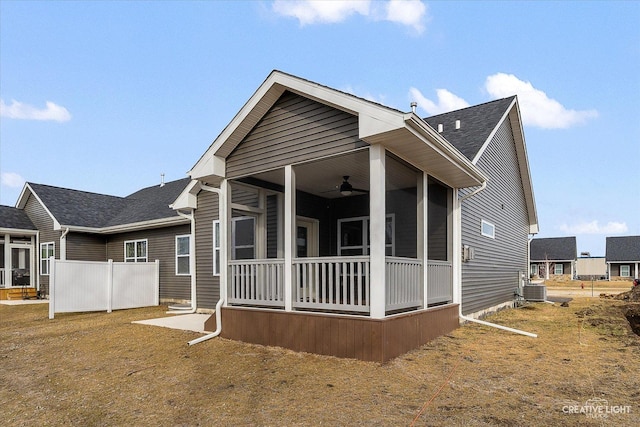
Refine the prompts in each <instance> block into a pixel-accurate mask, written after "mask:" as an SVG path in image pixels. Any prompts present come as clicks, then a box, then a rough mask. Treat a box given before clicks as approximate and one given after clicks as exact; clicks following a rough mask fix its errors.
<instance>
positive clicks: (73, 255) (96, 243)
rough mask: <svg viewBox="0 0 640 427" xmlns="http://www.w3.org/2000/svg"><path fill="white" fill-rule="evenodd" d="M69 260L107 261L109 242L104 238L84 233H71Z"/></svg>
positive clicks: (68, 248)
mask: <svg viewBox="0 0 640 427" xmlns="http://www.w3.org/2000/svg"><path fill="white" fill-rule="evenodd" d="M66 240H67V259H68V260H81V261H106V260H107V240H106V238H105V237H104V236H97V235H95V234H84V233H69V234H67V237H66Z"/></svg>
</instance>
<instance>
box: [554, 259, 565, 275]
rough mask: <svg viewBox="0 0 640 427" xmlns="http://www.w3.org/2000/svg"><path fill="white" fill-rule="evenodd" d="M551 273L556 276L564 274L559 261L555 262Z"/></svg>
mask: <svg viewBox="0 0 640 427" xmlns="http://www.w3.org/2000/svg"><path fill="white" fill-rule="evenodd" d="M553 274H555V275H558V276H559V275H561V274H564V268H563V265H562V263H561V262H558V263H556V265H555V267H554V268H553Z"/></svg>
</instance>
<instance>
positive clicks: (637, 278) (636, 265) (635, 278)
mask: <svg viewBox="0 0 640 427" xmlns="http://www.w3.org/2000/svg"><path fill="white" fill-rule="evenodd" d="M634 279H638V263H637V262H636V277H634Z"/></svg>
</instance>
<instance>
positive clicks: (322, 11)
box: [273, 0, 371, 25]
mask: <svg viewBox="0 0 640 427" xmlns="http://www.w3.org/2000/svg"><path fill="white" fill-rule="evenodd" d="M370 3H371V2H370V1H368V0H367V1H357V0H356V1H353V0H352V1H322V0H295V1H287V0H276V1H274V2H273V10H274V11H275V12H276V13H278V14H280V15H284V16H291V17H293V18H297V19H298V21H300V25H308V24H315V23H335V22H342V21H344V20H345V19H347V18H348V17H349V16H350V15H353V14H354V13H359V14H360V15H365V16H367V15H369V7H370Z"/></svg>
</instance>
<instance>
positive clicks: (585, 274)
mask: <svg viewBox="0 0 640 427" xmlns="http://www.w3.org/2000/svg"><path fill="white" fill-rule="evenodd" d="M606 278H607V261H606V258H605V257H592V256H581V257H579V258H578V260H577V261H576V279H578V280H591V279H595V280H603V279H606Z"/></svg>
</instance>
